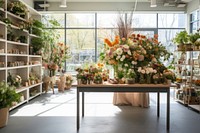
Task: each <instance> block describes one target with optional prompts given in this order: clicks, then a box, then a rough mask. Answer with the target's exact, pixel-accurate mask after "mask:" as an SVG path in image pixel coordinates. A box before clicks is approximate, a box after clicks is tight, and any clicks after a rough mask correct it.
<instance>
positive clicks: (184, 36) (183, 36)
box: [173, 31, 189, 51]
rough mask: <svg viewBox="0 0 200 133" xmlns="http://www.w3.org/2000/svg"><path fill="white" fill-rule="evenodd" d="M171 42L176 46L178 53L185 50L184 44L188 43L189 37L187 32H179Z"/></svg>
mask: <svg viewBox="0 0 200 133" xmlns="http://www.w3.org/2000/svg"><path fill="white" fill-rule="evenodd" d="M173 42H174V43H176V44H177V45H178V50H180V51H184V50H186V46H187V45H186V44H188V43H189V35H188V33H187V31H181V32H179V33H177V34H176V36H175V37H174V38H173ZM188 46H189V45H188Z"/></svg>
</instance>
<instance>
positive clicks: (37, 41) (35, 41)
mask: <svg viewBox="0 0 200 133" xmlns="http://www.w3.org/2000/svg"><path fill="white" fill-rule="evenodd" d="M31 46H32V47H33V53H37V52H39V51H40V50H41V49H42V48H43V47H44V44H43V39H42V38H32V39H31Z"/></svg>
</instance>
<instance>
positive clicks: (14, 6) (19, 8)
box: [8, 1, 28, 18]
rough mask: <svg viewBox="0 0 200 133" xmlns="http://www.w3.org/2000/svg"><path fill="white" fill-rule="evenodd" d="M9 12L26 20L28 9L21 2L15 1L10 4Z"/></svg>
mask: <svg viewBox="0 0 200 133" xmlns="http://www.w3.org/2000/svg"><path fill="white" fill-rule="evenodd" d="M8 11H10V12H11V13H13V14H15V15H18V16H20V17H22V18H25V16H26V13H27V12H28V9H27V7H26V6H25V5H24V4H23V3H21V2H20V1H13V2H10V3H8Z"/></svg>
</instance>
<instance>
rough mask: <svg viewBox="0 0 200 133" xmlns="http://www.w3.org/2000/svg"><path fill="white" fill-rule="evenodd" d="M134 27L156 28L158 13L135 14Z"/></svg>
mask: <svg viewBox="0 0 200 133" xmlns="http://www.w3.org/2000/svg"><path fill="white" fill-rule="evenodd" d="M132 26H133V28H155V27H157V21H156V14H133V19H132Z"/></svg>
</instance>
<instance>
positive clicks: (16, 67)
mask: <svg viewBox="0 0 200 133" xmlns="http://www.w3.org/2000/svg"><path fill="white" fill-rule="evenodd" d="M27 67H28V65H27V66H15V67H7V69H9V70H11V69H20V68H27Z"/></svg>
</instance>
